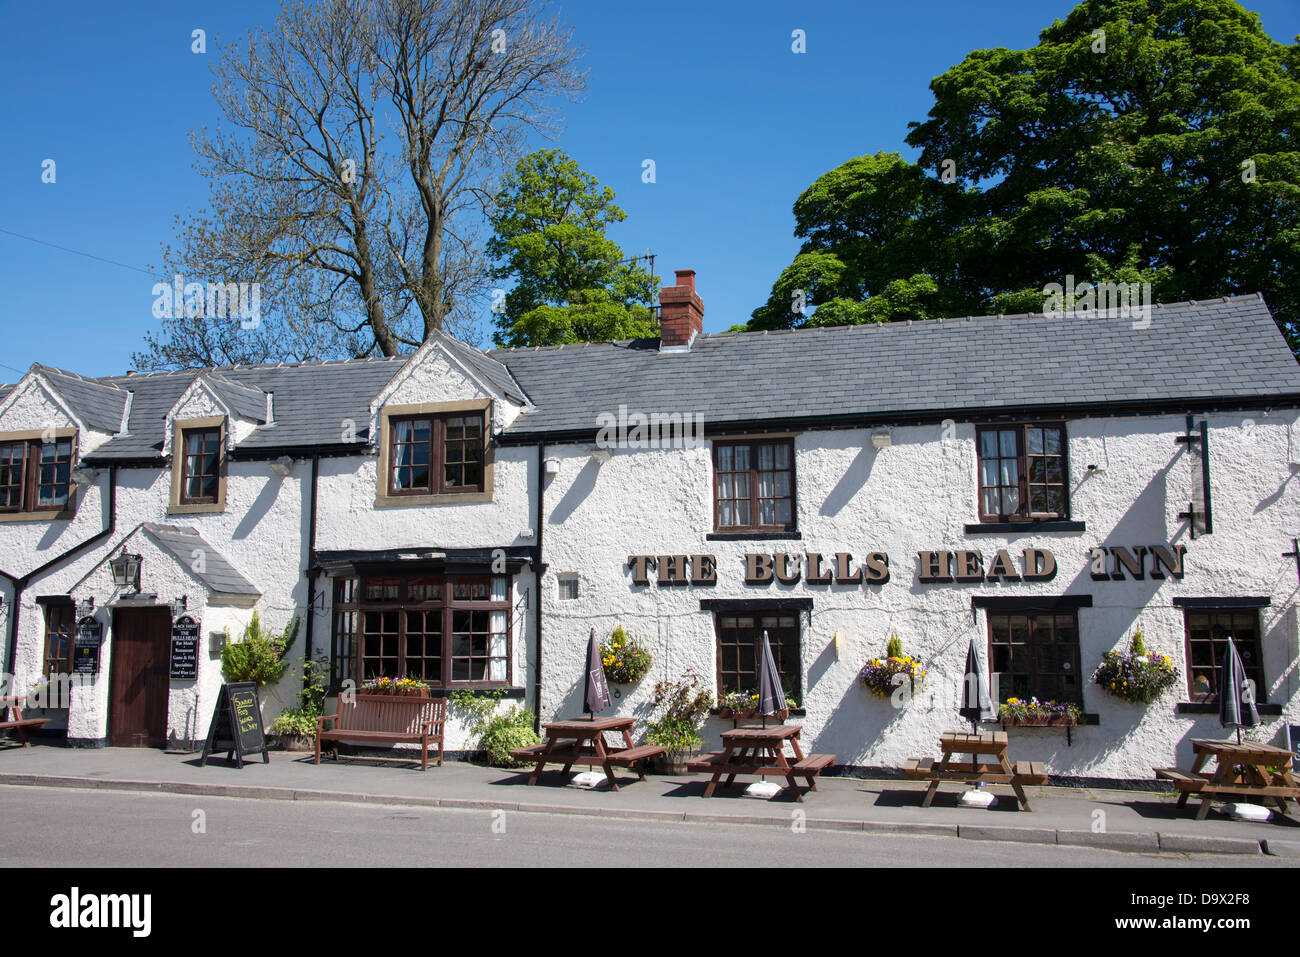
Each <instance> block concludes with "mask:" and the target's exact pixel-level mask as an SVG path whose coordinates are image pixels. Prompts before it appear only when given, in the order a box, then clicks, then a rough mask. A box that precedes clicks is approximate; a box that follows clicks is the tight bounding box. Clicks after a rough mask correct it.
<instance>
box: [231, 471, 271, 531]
mask: <svg viewBox="0 0 1300 957" xmlns="http://www.w3.org/2000/svg"><path fill="white" fill-rule="evenodd" d="M283 485H284V478H283V476H279V475H270V476H267V479H266V484H265V485H263V486H262V491H260V492H258V493H257V498H256V499H254V500H253V504H252V505H250V506H248V511H247V512H245V513H244V517H243V518H241V519H240V520H239V524H238V525H236V526H235V530H234V531H233V532H231V534H230V537H231V538H235V539H238V538H247V537H248V535H249V533H250V532H252V530H253V529H254V528H256V527H257V525H258V523H259V522H260V521H261V520H262V519H263V518H265V517H266V513H267V512H269V511H270V510H271V506H272V505H274V504H275V500H276V498H277V497H278V496H279V494H280V488H281V487H282V486H283Z"/></svg>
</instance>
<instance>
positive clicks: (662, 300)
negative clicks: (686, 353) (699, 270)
mask: <svg viewBox="0 0 1300 957" xmlns="http://www.w3.org/2000/svg"><path fill="white" fill-rule="evenodd" d="M676 272H677V285H675V286H664V287H663V289H661V290H659V348H660V349H672V348H676V349H683V350H684V349H688V348H690V345H691V341H692V340H693V339H694V338H695V337H696V336H698V335H699V334H700V333H701V332H703V331H704V300H702V299H701V298H700V297H699V296H698V295H696V293H695V270H694V269H678V270H677V271H676Z"/></svg>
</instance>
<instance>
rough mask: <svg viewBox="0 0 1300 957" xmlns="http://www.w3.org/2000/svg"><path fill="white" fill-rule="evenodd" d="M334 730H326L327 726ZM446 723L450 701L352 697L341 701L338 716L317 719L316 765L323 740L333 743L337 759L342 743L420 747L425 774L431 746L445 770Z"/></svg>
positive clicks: (392, 696)
mask: <svg viewBox="0 0 1300 957" xmlns="http://www.w3.org/2000/svg"><path fill="white" fill-rule="evenodd" d="M329 721H332V722H334V727H333V728H331V729H329V730H326V728H325V723H326V722H329ZM446 722H447V699H446V698H424V697H417V696H415V695H364V694H358V695H353V696H351V697H350V698H349V699H346V700H345V699H344V698H340V699H339V710H338V712H337V713H336V714H327V715H325V716H323V717H320V718H317V719H316V763H317V764H320V746H321V742H322V741H332V742H334V749H333V750H334V759H335V760H336V761H337V760H338V756H339V742H340V741H358V742H377V743H380V744H418V745H419V746H420V759H421V768H420V770H422V771H427V770H429V745H430V744H436V745H437V746H438V767H442V739H443V733H444V728H445V725H446Z"/></svg>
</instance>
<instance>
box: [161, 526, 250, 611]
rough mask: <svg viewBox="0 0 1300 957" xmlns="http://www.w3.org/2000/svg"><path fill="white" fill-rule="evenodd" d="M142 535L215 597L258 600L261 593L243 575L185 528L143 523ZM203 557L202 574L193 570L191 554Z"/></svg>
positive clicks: (195, 534) (203, 540) (194, 532)
mask: <svg viewBox="0 0 1300 957" xmlns="http://www.w3.org/2000/svg"><path fill="white" fill-rule="evenodd" d="M142 528H143V529H144V531H145V532H146V533H147V534H148V535H149V537H150V538H152V539H153V540H154V541H155V542H157V543H158V545H159V546H160V547H161V548H163V549H164V550H166V551H168V552H170V553H171V555H172V556H173V557H174V558H175V559H176V560H177V561H178V562H180V563H181V565H183V566H184V567H185V568H186V569H188V570H189V571H190V573H191V574H193V575H194V577H195V578H197V579H199V581H201V582H203V584H204V585H206V586H207V588H208V590H209V591H211V592H212V594H213V595H216V596H237V597H241V598H260V597H261V596H262V593H261V592H260V591H258V590H257V589H256V588H254V587H253V583H252V582H250V581H249V580H248V579H247V578H245V577H244V576H243V575H241V574H239V572H238V571H236V570H235V566H233V565H231V564H230V562H229V561H227V560H226V557H225V556H224V555H222V554H221V552H219V551H217V550H216V549H215V548H213V547H212V546H211V545H209V544H208V542H207V541H206V540H205V539H204V538H203V536H202V535H200V534H199V533H198V530H197V529H194V528H191V527H189V526H188V525H158V524H155V523H153V522H145V523H144V525H143V526H142ZM195 549H200V550H202V551H203V553H204V562H203V571H201V572H200V571H196V570H195V569H194V564H195V562H194V550H195Z"/></svg>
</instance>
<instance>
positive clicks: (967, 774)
mask: <svg viewBox="0 0 1300 957" xmlns="http://www.w3.org/2000/svg"><path fill="white" fill-rule="evenodd" d="M939 748H940V749H941V750H942V751H943V757H942V758H940V759H939V761H937V762H936V761H935V760H934V758H908V760H907V764H906V765H905V766H904V768H903V775H904V776H905V777H908V778H912V779H914V780H921V781H929V782H930V786H929V787H928V788H926V790H925V798H924V799H923V800H922V801H921V807H929V806H930V804H931V803H932V802H933V801H934V796H935V794H937V793H938V791H939V785H940V784H943V783H944V782H945V781H960V782H963V783H966V784H1009V785H1011V789H1012V790H1013V791H1015V792H1016V800H1017V801H1019V802H1020V806H1021V807H1022V808H1024V809H1025V810H1026V811H1032V810H1033V808H1031V807H1030V806H1029V799H1028V798H1027V797H1025V791H1024V787H1023V785H1025V784H1046V783H1047V766H1046V765H1045V764H1043V762H1041V761H1018V762H1016V766H1015V767H1014V768H1013V767H1012V766H1011V761H1010V759H1009V758H1008V757H1007V733H1006V732H1005V731H945V732H943V734H942V735H940V737H939ZM963 755H965V756H967V757H966V758H965V759H964V760H963V759H961V757H960V756H963ZM986 756H987V757H991V758H992V760H986ZM954 758H957V760H954Z"/></svg>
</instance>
